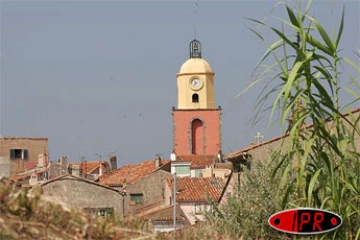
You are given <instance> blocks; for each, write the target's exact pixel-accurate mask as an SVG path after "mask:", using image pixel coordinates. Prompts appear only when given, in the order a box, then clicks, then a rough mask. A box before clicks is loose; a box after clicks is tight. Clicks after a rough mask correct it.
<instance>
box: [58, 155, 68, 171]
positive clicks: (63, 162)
mask: <svg viewBox="0 0 360 240" xmlns="http://www.w3.org/2000/svg"><path fill="white" fill-rule="evenodd" d="M59 162H60V169H61V170H60V171H61V173H60V175H63V174H65V173H68V171H67V170H68V160H67V157H66V156H62V157H61V158H60V159H59Z"/></svg>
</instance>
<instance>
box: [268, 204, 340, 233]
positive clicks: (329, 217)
mask: <svg viewBox="0 0 360 240" xmlns="http://www.w3.org/2000/svg"><path fill="white" fill-rule="evenodd" d="M268 222H269V224H270V226H271V227H272V228H274V229H276V230H278V231H281V232H285V233H292V234H320V233H325V232H330V231H334V230H335V229H337V228H339V227H340V226H341V224H342V218H341V217H340V216H339V215H337V214H335V213H332V212H329V211H326V210H321V209H315V208H297V209H289V210H285V211H281V212H278V213H275V214H273V215H272V216H270V218H269V219H268Z"/></svg>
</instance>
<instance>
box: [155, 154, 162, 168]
mask: <svg viewBox="0 0 360 240" xmlns="http://www.w3.org/2000/svg"><path fill="white" fill-rule="evenodd" d="M160 166H161V157H160V156H159V155H157V156H156V158H155V168H159V167H160Z"/></svg>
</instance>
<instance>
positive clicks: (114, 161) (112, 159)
mask: <svg viewBox="0 0 360 240" xmlns="http://www.w3.org/2000/svg"><path fill="white" fill-rule="evenodd" d="M115 169H117V158H116V156H112V157H110V171H112V170H115Z"/></svg>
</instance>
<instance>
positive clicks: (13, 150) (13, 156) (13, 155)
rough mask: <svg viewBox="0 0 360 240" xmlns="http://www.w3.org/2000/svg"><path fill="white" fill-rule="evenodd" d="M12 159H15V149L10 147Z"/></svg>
mask: <svg viewBox="0 0 360 240" xmlns="http://www.w3.org/2000/svg"><path fill="white" fill-rule="evenodd" d="M10 159H15V149H10Z"/></svg>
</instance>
